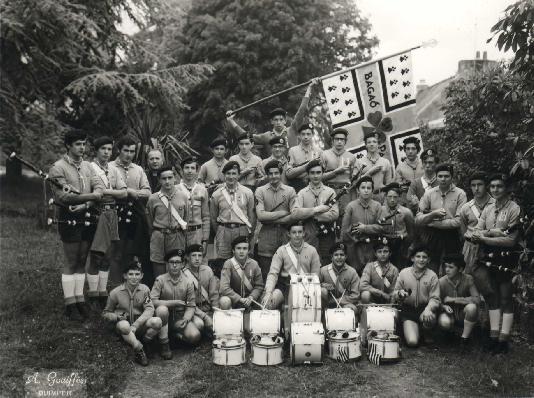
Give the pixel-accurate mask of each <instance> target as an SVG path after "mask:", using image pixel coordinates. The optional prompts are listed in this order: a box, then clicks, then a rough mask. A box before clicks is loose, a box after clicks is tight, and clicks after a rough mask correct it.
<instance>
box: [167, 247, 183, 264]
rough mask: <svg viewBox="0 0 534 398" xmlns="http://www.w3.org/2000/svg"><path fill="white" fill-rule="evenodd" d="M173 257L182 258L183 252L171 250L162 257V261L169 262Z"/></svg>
mask: <svg viewBox="0 0 534 398" xmlns="http://www.w3.org/2000/svg"><path fill="white" fill-rule="evenodd" d="M173 257H180V258H183V257H184V251H183V250H182V249H173V250H171V251H169V252H167V253H165V256H164V257H163V259H164V260H165V261H169V260H170V259H171V258H173Z"/></svg>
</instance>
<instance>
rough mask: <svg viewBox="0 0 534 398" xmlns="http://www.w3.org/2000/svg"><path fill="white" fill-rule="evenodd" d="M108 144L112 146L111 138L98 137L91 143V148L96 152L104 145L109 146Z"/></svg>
mask: <svg viewBox="0 0 534 398" xmlns="http://www.w3.org/2000/svg"><path fill="white" fill-rule="evenodd" d="M109 144H111V145H113V138H111V137H108V136H107V135H105V136H103V137H98V138H97V139H96V140H94V142H93V146H94V147H95V149H96V150H98V149H100V147H102V146H104V145H109Z"/></svg>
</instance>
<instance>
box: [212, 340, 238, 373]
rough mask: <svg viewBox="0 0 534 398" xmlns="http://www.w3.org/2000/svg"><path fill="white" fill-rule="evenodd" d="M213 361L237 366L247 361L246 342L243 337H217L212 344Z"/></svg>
mask: <svg viewBox="0 0 534 398" xmlns="http://www.w3.org/2000/svg"><path fill="white" fill-rule="evenodd" d="M212 355H213V363H214V364H216V365H222V366H237V365H242V364H244V363H245V362H246V342H245V339H243V338H242V337H237V338H234V339H232V338H229V339H226V338H224V339H215V340H213V344H212Z"/></svg>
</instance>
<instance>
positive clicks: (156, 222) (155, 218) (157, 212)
mask: <svg viewBox="0 0 534 398" xmlns="http://www.w3.org/2000/svg"><path fill="white" fill-rule="evenodd" d="M160 195H163V196H166V197H167V200H168V201H169V207H167V206H165V204H164V203H163V201H162V200H161V196H160ZM187 205H188V200H187V197H186V196H185V194H184V193H183V192H181V191H179V190H178V189H176V188H175V189H174V192H173V193H172V194H171V195H170V196H167V195H165V194H163V192H161V191H160V192H156V193H153V194H152V195H150V198H149V199H148V203H147V212H148V215H149V216H150V218H151V220H152V227H154V228H169V229H179V228H180V224H179V223H178V221H177V220H176V219H175V218H174V217H173V215H172V212H171V208H170V207H171V206H173V207H174V208H175V209H176V211H177V212H178V214H179V215H180V217H181V218H182V220H184V221H186V222H187V218H188V217H187Z"/></svg>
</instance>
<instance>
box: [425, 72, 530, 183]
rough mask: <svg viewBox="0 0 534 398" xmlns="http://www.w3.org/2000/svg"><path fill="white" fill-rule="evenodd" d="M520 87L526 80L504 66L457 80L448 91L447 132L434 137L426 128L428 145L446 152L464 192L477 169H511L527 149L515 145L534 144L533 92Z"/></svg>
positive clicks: (446, 108)
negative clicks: (518, 155)
mask: <svg viewBox="0 0 534 398" xmlns="http://www.w3.org/2000/svg"><path fill="white" fill-rule="evenodd" d="M522 84H523V80H522V77H521V76H519V75H517V74H515V73H512V72H511V71H510V70H509V69H508V68H507V67H506V66H505V65H499V66H498V67H496V68H494V69H492V70H489V71H487V72H485V73H479V74H476V75H473V76H472V77H469V78H466V79H459V80H456V81H454V82H453V83H451V85H450V86H449V87H448V88H447V100H446V103H445V105H444V112H445V128H444V130H443V131H440V133H439V134H434V133H432V132H429V131H427V130H424V129H423V134H424V136H423V139H424V140H425V143H426V145H428V146H430V147H434V148H442V152H445V153H446V154H447V155H448V156H449V159H448V161H450V162H451V163H453V165H454V166H455V170H456V174H457V179H458V181H459V182H460V185H462V186H463V187H464V188H468V187H467V183H466V182H467V177H468V176H469V175H470V174H471V173H472V172H473V171H475V170H483V171H485V172H487V173H492V172H503V171H505V172H506V171H507V170H510V169H511V168H512V166H513V165H514V163H515V162H516V152H520V153H522V151H524V150H525V149H526V148H524V145H520V146H518V145H517V141H520V142H523V143H527V142H529V141H530V142H531V141H532V131H534V114H533V113H531V112H530V111H531V109H530V105H529V95H530V96H531V95H532V93H528V92H525V91H522V90H520V89H518V88H519V87H521V86H522ZM510 93H515V94H514V95H511V94H510ZM445 153H444V155H445Z"/></svg>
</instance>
